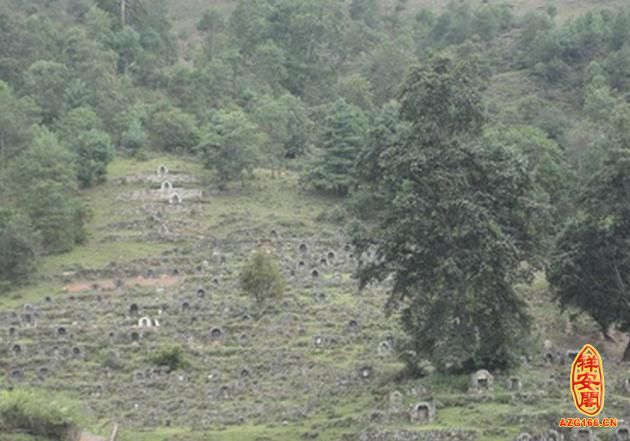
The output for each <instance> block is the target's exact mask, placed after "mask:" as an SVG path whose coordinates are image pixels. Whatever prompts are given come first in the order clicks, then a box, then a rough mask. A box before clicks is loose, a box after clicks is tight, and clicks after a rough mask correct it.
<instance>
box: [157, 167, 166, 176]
mask: <svg viewBox="0 0 630 441" xmlns="http://www.w3.org/2000/svg"><path fill="white" fill-rule="evenodd" d="M157 175H158V176H160V177H164V176H166V175H168V167H166V166H165V165H164V164H162V165H160V166H159V167H158V168H157Z"/></svg>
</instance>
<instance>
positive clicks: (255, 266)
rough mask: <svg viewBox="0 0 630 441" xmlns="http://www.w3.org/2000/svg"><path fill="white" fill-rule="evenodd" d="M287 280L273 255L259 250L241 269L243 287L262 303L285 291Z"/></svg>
mask: <svg viewBox="0 0 630 441" xmlns="http://www.w3.org/2000/svg"><path fill="white" fill-rule="evenodd" d="M284 285H285V281H284V278H283V277H282V274H281V273H280V269H279V268H278V264H277V262H276V260H275V259H274V258H273V256H272V255H271V254H270V253H268V252H265V251H262V250H259V251H256V253H254V255H253V256H252V258H251V259H250V261H249V262H248V263H247V264H246V265H245V267H244V268H243V270H242V271H241V288H243V290H244V291H245V292H247V293H249V294H251V295H252V296H254V298H255V299H256V301H257V302H259V303H261V302H262V301H263V300H265V299H267V298H270V297H279V296H281V295H282V294H283V293H284Z"/></svg>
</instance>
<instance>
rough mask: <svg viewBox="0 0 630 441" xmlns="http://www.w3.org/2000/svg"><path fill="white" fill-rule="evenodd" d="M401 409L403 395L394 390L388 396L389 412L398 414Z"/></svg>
mask: <svg viewBox="0 0 630 441" xmlns="http://www.w3.org/2000/svg"><path fill="white" fill-rule="evenodd" d="M402 407H403V394H402V393H400V392H399V391H397V390H395V391H393V392H391V393H390V394H389V411H390V412H391V413H399V412H401V411H402Z"/></svg>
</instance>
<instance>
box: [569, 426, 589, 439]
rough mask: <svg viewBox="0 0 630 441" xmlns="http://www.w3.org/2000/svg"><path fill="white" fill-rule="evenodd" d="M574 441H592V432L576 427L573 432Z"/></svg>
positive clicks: (586, 428)
mask: <svg viewBox="0 0 630 441" xmlns="http://www.w3.org/2000/svg"><path fill="white" fill-rule="evenodd" d="M573 439H574V440H575V441H593V431H592V430H591V429H589V428H588V427H578V428H576V429H574V431H573Z"/></svg>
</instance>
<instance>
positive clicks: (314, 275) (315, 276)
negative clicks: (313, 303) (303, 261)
mask: <svg viewBox="0 0 630 441" xmlns="http://www.w3.org/2000/svg"><path fill="white" fill-rule="evenodd" d="M311 276H313V278H314V279H317V278H318V277H319V271H317V269H314V270H313V271H311Z"/></svg>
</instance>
